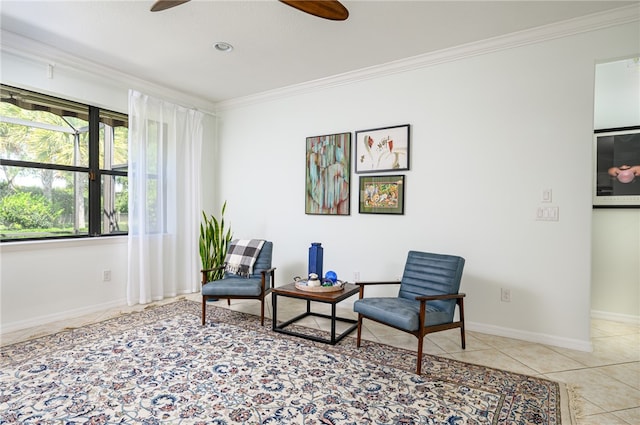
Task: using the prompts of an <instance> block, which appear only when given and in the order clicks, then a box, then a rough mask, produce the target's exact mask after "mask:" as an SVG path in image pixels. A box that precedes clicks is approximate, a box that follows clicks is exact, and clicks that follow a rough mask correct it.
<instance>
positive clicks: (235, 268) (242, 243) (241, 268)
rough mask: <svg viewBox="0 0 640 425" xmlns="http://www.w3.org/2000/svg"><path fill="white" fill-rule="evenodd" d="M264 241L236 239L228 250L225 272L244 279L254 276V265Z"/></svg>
mask: <svg viewBox="0 0 640 425" xmlns="http://www.w3.org/2000/svg"><path fill="white" fill-rule="evenodd" d="M263 244H264V240H262V239H235V240H232V241H231V245H230V246H229V249H228V250H227V256H226V257H225V259H224V263H225V271H226V272H227V273H233V274H237V275H238V276H242V277H249V276H250V275H252V274H253V265H254V264H255V263H256V259H257V258H258V255H259V254H260V250H261V249H262V245H263Z"/></svg>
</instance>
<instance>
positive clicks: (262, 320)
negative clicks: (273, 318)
mask: <svg viewBox="0 0 640 425" xmlns="http://www.w3.org/2000/svg"><path fill="white" fill-rule="evenodd" d="M260 326H264V297H262V298H261V299H260Z"/></svg>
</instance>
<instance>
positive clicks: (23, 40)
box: [0, 29, 215, 115]
mask: <svg viewBox="0 0 640 425" xmlns="http://www.w3.org/2000/svg"><path fill="white" fill-rule="evenodd" d="M0 34H1V35H0V49H1V50H2V51H3V52H6V53H8V54H12V55H14V56H16V57H19V58H22V59H26V60H29V61H31V62H34V63H40V64H43V65H45V66H46V65H52V66H54V67H55V68H56V69H67V70H70V71H75V72H77V71H80V72H84V73H87V74H89V75H92V76H97V77H100V78H101V79H104V80H106V81H110V82H111V83H113V84H114V85H116V86H119V87H122V89H123V90H128V89H135V90H140V91H143V92H145V93H148V94H151V95H157V96H162V97H164V98H167V99H168V100H170V101H173V102H175V103H177V104H181V105H184V106H186V107H188V108H196V109H198V110H200V111H201V112H204V113H208V114H210V115H215V113H214V112H211V111H213V110H214V109H215V104H214V103H213V102H210V101H207V100H205V99H202V98H200V97H197V96H191V95H189V94H185V93H184V92H181V91H179V90H175V89H172V88H169V87H166V86H162V85H160V84H156V83H153V82H149V81H146V80H143V79H141V78H139V77H135V76H133V75H130V74H127V73H124V72H122V71H120V70H118V69H115V68H111V67H108V66H105V65H102V64H98V63H95V62H92V61H89V60H87V59H83V58H80V57H77V56H74V55H72V54H69V53H67V52H64V51H62V50H59V49H57V48H55V47H53V46H50V45H47V44H44V43H41V42H39V41H35V40H33V39H30V38H27V37H24V36H21V35H18V34H16V33H13V32H9V31H6V30H4V29H2V30H0Z"/></svg>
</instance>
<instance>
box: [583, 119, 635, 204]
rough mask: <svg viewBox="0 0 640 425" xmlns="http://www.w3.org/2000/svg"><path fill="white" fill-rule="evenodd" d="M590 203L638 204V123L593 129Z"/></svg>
mask: <svg viewBox="0 0 640 425" xmlns="http://www.w3.org/2000/svg"><path fill="white" fill-rule="evenodd" d="M593 152H594V153H593V158H594V161H593V207H594V208H640V126H634V127H624V128H613V129H602V130H596V131H595V132H594V137H593Z"/></svg>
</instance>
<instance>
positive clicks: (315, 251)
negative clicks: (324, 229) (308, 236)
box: [309, 242, 322, 279]
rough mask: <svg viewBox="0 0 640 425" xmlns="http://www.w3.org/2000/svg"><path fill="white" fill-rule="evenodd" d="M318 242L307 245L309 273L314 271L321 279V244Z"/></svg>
mask: <svg viewBox="0 0 640 425" xmlns="http://www.w3.org/2000/svg"><path fill="white" fill-rule="evenodd" d="M320 245H321V244H320V242H312V243H311V247H309V274H311V273H315V274H317V275H318V277H319V278H320V279H322V246H320Z"/></svg>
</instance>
